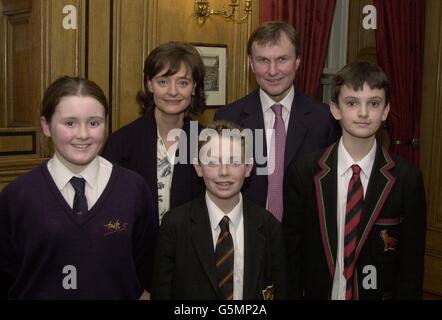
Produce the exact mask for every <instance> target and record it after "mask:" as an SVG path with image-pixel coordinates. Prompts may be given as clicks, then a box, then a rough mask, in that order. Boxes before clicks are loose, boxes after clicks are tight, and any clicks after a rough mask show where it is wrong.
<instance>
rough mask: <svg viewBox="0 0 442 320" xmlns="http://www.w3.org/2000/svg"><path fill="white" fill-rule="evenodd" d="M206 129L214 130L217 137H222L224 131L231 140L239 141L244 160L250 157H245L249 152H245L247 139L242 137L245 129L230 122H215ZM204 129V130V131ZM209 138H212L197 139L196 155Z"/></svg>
mask: <svg viewBox="0 0 442 320" xmlns="http://www.w3.org/2000/svg"><path fill="white" fill-rule="evenodd" d="M206 129H209V130H210V129H211V130H214V131H215V132H216V133H217V136H218V137H222V136H223V132H226V131H227V132H229V134H230V135H229V136H230V137H231V138H232V139H238V140H241V151H242V152H244V155H245V159H248V158H250V157H252V156H249V157H247V155H248V154H249V153H251V152H247V151H248V150H247V148H246V142H247V141H246V140H247V138H246V137H245V136H244V135H243V133H244V130H245V129H244V128H242V127H241V126H239V125H237V124H236V123H233V122H230V121H225V120H217V121H214V122H212V124H211V125H209V126H208V127H207V128H206ZM206 129H204V130H206ZM204 130H203V131H204ZM211 137H212V136H211V135H209V136H208V139H206V140H202V139H198V154H199V152H200V151H201V148H202V147H203V146H204V145H205V144H207V143H208V142H209V141H210V138H211Z"/></svg>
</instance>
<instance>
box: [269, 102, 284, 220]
mask: <svg viewBox="0 0 442 320" xmlns="http://www.w3.org/2000/svg"><path fill="white" fill-rule="evenodd" d="M272 110H273V112H274V113H275V124H274V126H273V129H274V130H275V131H274V135H273V137H272V143H274V146H275V149H274V152H275V154H274V159H275V170H274V171H273V173H272V174H270V175H269V176H268V182H269V183H268V190H267V199H268V209H269V211H270V212H271V213H272V214H273V215H274V216H275V217H276V219H278V220H279V221H282V211H283V203H282V184H283V179H284V152H285V137H286V133H285V126H284V120H283V119H282V105H280V104H274V105H273V106H272ZM270 150H271V149H270ZM269 153H270V152H268V154H269Z"/></svg>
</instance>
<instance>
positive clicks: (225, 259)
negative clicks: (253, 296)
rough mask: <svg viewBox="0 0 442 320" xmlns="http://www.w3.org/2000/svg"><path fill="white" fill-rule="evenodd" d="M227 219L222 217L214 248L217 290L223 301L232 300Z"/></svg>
mask: <svg viewBox="0 0 442 320" xmlns="http://www.w3.org/2000/svg"><path fill="white" fill-rule="evenodd" d="M229 221H230V219H229V217H228V216H224V217H223V218H222V219H221V221H220V223H219V226H220V228H221V233H220V234H219V236H218V241H217V242H216V246H215V261H216V273H217V280H218V288H219V291H220V293H221V297H222V298H223V299H224V300H232V299H233V260H234V254H233V239H232V235H231V234H230V232H229Z"/></svg>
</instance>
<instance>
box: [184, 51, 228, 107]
mask: <svg viewBox="0 0 442 320" xmlns="http://www.w3.org/2000/svg"><path fill="white" fill-rule="evenodd" d="M192 45H193V46H194V47H195V48H196V49H197V50H198V52H199V53H200V55H201V58H202V60H203V63H204V66H205V67H206V76H205V79H204V90H205V93H206V96H207V99H206V105H207V108H209V109H211V108H217V107H220V106H224V105H226V103H227V45H224V44H208V43H193V44H192Z"/></svg>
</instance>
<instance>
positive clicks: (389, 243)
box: [379, 229, 398, 251]
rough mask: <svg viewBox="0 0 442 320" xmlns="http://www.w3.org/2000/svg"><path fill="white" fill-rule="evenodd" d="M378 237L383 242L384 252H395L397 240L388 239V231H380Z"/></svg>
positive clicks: (393, 238)
mask: <svg viewBox="0 0 442 320" xmlns="http://www.w3.org/2000/svg"><path fill="white" fill-rule="evenodd" d="M379 236H380V237H381V238H382V240H384V245H385V246H384V251H388V250H393V251H394V250H396V247H397V243H398V240H397V239H396V238H395V237H390V235H389V234H388V230H387V229H384V230H381V232H380V234H379Z"/></svg>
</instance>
